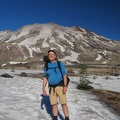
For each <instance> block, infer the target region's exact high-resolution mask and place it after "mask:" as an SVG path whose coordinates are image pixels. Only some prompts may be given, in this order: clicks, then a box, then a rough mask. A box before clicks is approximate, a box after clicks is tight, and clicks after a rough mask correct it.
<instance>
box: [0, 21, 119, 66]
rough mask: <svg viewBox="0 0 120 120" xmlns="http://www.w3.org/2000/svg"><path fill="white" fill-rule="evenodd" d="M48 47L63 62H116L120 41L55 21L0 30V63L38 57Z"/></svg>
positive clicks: (40, 59) (33, 59)
mask: <svg viewBox="0 0 120 120" xmlns="http://www.w3.org/2000/svg"><path fill="white" fill-rule="evenodd" d="M49 49H54V50H56V52H57V54H58V58H59V59H60V60H62V61H64V62H65V64H79V63H80V62H87V63H98V64H99V63H101V64H106V63H110V62H114V63H119V61H120V42H119V41H115V40H110V39H108V38H105V37H103V36H100V35H98V34H96V33H94V32H92V31H89V30H86V29H84V28H81V27H79V26H73V27H64V26H60V25H57V24H55V23H47V24H31V25H30V24H29V25H25V26H23V27H21V28H20V29H18V30H16V31H10V30H6V31H0V51H1V52H0V56H1V58H0V64H1V65H3V64H6V65H7V64H10V62H11V61H14V62H33V61H39V63H40V64H43V60H42V59H43V56H44V55H46V54H47V51H48V50H49Z"/></svg>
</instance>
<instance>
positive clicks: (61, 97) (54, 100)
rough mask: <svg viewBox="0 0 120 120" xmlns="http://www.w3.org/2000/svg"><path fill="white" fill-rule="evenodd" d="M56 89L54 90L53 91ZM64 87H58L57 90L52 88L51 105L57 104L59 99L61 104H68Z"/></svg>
mask: <svg viewBox="0 0 120 120" xmlns="http://www.w3.org/2000/svg"><path fill="white" fill-rule="evenodd" d="M53 89H54V90H53ZM62 91H63V87H62V86H57V87H56V88H51V92H50V95H49V96H50V103H51V105H54V104H57V103H58V102H57V98H59V101H60V104H66V102H67V101H66V94H63V92H62Z"/></svg>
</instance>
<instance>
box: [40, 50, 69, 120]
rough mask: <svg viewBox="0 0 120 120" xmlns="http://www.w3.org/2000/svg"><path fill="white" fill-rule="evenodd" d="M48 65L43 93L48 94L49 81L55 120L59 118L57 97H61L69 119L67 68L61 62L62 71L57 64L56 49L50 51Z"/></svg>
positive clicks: (66, 116)
mask: <svg viewBox="0 0 120 120" xmlns="http://www.w3.org/2000/svg"><path fill="white" fill-rule="evenodd" d="M48 59H49V62H48V63H47V65H48V66H47V67H44V79H43V88H42V91H43V95H44V96H46V89H45V87H46V85H47V82H48V85H49V97H50V103H51V105H52V112H53V120H58V118H57V115H58V106H57V104H58V102H57V97H58V98H59V101H60V104H61V106H62V109H63V113H64V116H65V120H69V112H68V106H67V100H66V92H67V77H66V69H65V66H64V64H63V62H60V66H61V72H60V69H59V68H58V64H57V54H56V52H55V51H54V50H49V51H48Z"/></svg>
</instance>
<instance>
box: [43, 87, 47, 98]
mask: <svg viewBox="0 0 120 120" xmlns="http://www.w3.org/2000/svg"><path fill="white" fill-rule="evenodd" d="M42 92H43V95H44V96H46V95H47V92H46V90H45V88H43V89H42Z"/></svg>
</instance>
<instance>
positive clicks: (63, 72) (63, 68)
mask: <svg viewBox="0 0 120 120" xmlns="http://www.w3.org/2000/svg"><path fill="white" fill-rule="evenodd" d="M60 65H61V72H62V74H63V75H66V74H67V72H66V68H65V65H64V63H63V62H60Z"/></svg>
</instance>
